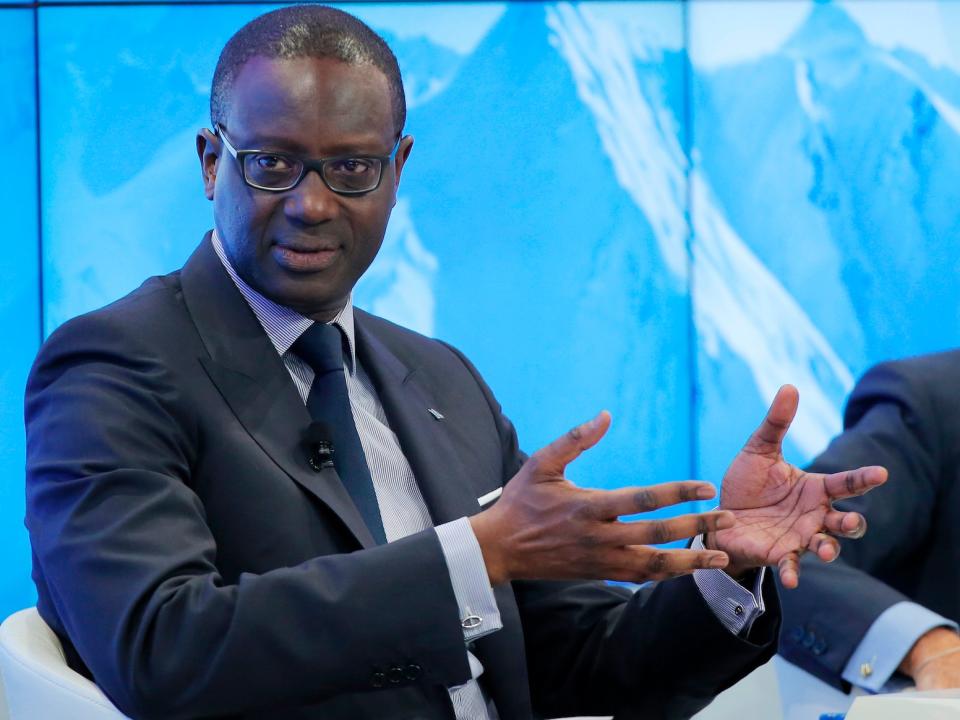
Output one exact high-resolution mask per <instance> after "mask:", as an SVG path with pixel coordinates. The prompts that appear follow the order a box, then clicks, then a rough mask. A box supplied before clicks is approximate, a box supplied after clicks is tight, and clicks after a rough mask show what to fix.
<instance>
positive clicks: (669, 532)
mask: <svg viewBox="0 0 960 720" xmlns="http://www.w3.org/2000/svg"><path fill="white" fill-rule="evenodd" d="M733 524H734V517H733V513H732V512H728V511H726V510H717V511H714V512H706V513H691V514H689V515H679V516H677V517H674V518H670V519H665V520H636V521H634V522H630V523H612V524H611V525H610V526H609V528H608V532H609V535H610V538H611V540H612V541H613V542H616V543H617V544H620V545H662V544H663V543H668V542H672V541H673V540H683V539H684V538H690V537H693V536H694V535H703V534H706V533H709V532H716V531H717V530H726V529H727V528H731V527H733Z"/></svg>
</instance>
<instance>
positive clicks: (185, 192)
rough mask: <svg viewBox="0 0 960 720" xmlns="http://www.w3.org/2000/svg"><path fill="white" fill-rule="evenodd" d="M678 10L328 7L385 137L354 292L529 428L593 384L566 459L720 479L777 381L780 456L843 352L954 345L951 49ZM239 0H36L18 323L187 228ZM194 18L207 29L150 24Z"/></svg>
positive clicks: (198, 207)
mask: <svg viewBox="0 0 960 720" xmlns="http://www.w3.org/2000/svg"><path fill="white" fill-rule="evenodd" d="M705 5H710V4H703V3H692V4H690V8H689V17H686V16H685V15H684V12H683V8H682V6H681V4H680V3H669V2H668V3H619V4H605V3H583V4H571V3H558V4H538V3H515V4H503V5H495V4H489V5H482V6H479V5H478V6H473V5H466V6H462V7H461V9H457V8H454V7H452V6H449V7H448V6H444V8H443V9H442V11H440V10H438V12H437V13H434V14H432V15H424V14H423V13H420V14H417V13H418V10H417V8H416V7H415V6H405V5H400V6H397V7H396V8H377V7H375V6H357V7H358V8H360V11H361V12H366V13H368V14H369V18H368V19H369V21H370V22H372V23H373V24H374V27H376V28H377V29H378V30H380V31H382V32H383V33H384V34H385V36H386V37H387V38H388V40H389V41H390V42H391V44H392V45H393V47H394V48H395V49H396V51H397V54H398V57H399V60H400V64H401V68H402V70H403V72H404V75H405V82H406V86H407V93H408V97H409V99H410V110H409V116H408V126H407V131H408V132H409V133H411V134H412V135H413V136H414V137H415V143H414V149H413V153H412V155H411V159H410V162H409V163H408V165H407V167H406V169H405V171H404V177H403V183H402V185H401V192H400V197H399V201H398V204H397V208H396V211H395V214H394V217H393V219H392V221H391V225H390V228H389V230H388V234H387V237H386V239H385V243H384V249H383V252H382V253H381V255H380V257H379V258H378V259H377V261H376V262H375V264H374V265H373V267H372V268H371V270H370V272H369V273H368V275H367V277H365V278H364V279H363V281H362V282H361V284H360V285H359V286H358V287H357V289H356V292H355V300H356V302H357V304H358V305H360V306H362V307H365V308H368V309H370V310H373V311H374V312H377V313H380V314H383V315H385V316H387V317H389V318H391V319H394V320H396V321H398V322H401V323H403V324H405V325H408V326H410V327H412V328H414V329H417V330H419V331H421V332H425V333H427V334H431V335H436V336H438V337H442V338H444V339H446V340H448V341H450V342H453V343H454V344H455V345H457V346H459V347H461V348H462V349H463V350H464V351H465V352H466V353H467V354H468V355H469V356H470V357H471V358H472V359H473V360H474V361H475V362H476V364H477V365H478V367H479V368H480V370H481V371H482V372H483V373H484V374H485V376H486V377H487V379H488V381H489V382H490V384H491V386H492V387H493V388H494V389H495V391H496V392H497V394H498V397H499V399H500V400H501V402H502V404H503V406H504V409H505V411H506V412H507V413H508V414H509V415H510V417H511V418H512V419H513V420H514V422H515V424H516V425H517V428H518V431H519V433H520V437H521V441H522V443H523V445H524V447H526V448H528V449H530V450H533V449H535V448H536V447H538V446H540V445H542V444H543V443H545V442H547V441H549V440H550V439H552V438H553V437H555V436H556V435H557V434H559V433H560V432H562V431H564V430H565V429H566V428H567V427H569V426H570V425H572V424H574V423H576V422H579V421H581V420H583V419H585V418H587V417H590V416H592V415H593V414H594V413H595V412H596V411H597V410H599V409H600V408H601V407H606V408H608V409H610V410H611V411H612V413H613V415H614V424H613V428H612V429H611V432H610V434H609V436H608V437H607V438H605V439H604V441H603V443H602V444H601V445H600V446H599V447H598V448H597V449H596V450H595V451H594V452H592V453H589V454H588V455H587V456H585V457H584V458H582V459H581V460H580V461H578V463H577V464H576V466H574V469H573V475H574V477H575V479H577V480H578V481H580V482H583V483H585V484H591V485H599V486H607V487H613V486H620V485H626V484H644V483H650V482H659V481H663V480H668V479H674V478H682V477H691V476H698V477H704V478H706V479H709V480H713V481H719V479H720V476H721V474H722V472H723V469H724V466H725V463H726V462H727V460H728V459H729V457H730V456H731V454H732V453H733V452H734V451H735V450H736V448H737V447H738V446H739V445H740V444H741V443H742V442H743V440H744V439H745V437H746V436H747V434H748V433H749V431H750V430H751V429H752V428H753V427H754V426H755V425H756V423H757V422H758V421H759V419H760V417H761V416H762V413H763V410H764V408H765V406H766V404H767V402H768V401H769V399H770V398H771V397H772V395H773V393H774V392H775V391H776V388H777V387H778V386H779V385H780V384H781V383H783V382H793V383H795V384H797V385H798V386H799V387H800V390H801V410H800V414H799V416H798V419H797V422H796V424H795V427H794V429H793V431H792V433H791V435H790V441H789V443H788V448H787V449H788V454H789V456H790V457H791V458H792V459H794V460H796V461H800V462H802V461H804V460H806V459H808V458H810V457H811V456H812V455H813V454H815V453H816V452H817V451H818V450H819V449H820V448H821V447H823V445H824V444H825V443H826V442H827V441H828V440H829V438H830V437H831V436H832V435H833V434H834V433H836V432H837V431H838V430H839V429H840V426H841V412H842V405H843V400H844V397H845V395H846V394H847V393H848V392H849V390H850V388H851V387H852V384H853V382H854V379H855V377H856V376H857V375H858V374H859V373H861V372H862V371H863V370H864V369H866V367H867V366H868V365H870V364H872V363H873V362H876V361H878V360H881V359H884V358H887V357H893V356H899V355H906V354H911V353H916V352H922V351H928V350H933V349H937V348H941V347H946V346H949V345H952V344H955V342H956V335H957V319H958V316H957V314H958V308H960V303H958V300H960V298H958V293H960V289H958V287H960V286H958V284H957V283H956V282H955V280H954V277H955V271H956V267H957V263H956V259H955V255H954V254H953V253H952V252H951V250H952V248H951V247H950V243H951V241H952V239H953V235H954V231H955V226H956V224H957V217H958V216H957V213H956V211H955V210H954V208H956V207H958V200H960V197H957V196H958V194H960V185H958V184H957V183H955V182H953V168H954V167H956V163H957V160H958V159H960V158H958V157H957V154H958V153H960V143H958V128H960V110H958V108H960V75H958V73H957V72H956V71H955V70H954V69H953V68H952V66H948V65H944V64H943V63H940V62H935V61H934V60H932V59H931V57H928V55H927V54H925V53H924V52H923V48H922V47H921V48H918V47H916V46H913V47H905V46H903V47H901V46H896V45H891V44H890V43H886V44H884V43H882V42H879V41H877V40H876V39H874V38H873V37H872V36H871V35H870V34H869V33H868V32H867V30H869V23H867V24H866V25H865V24H864V23H865V19H866V20H869V13H868V12H866V11H865V10H863V8H864V7H867V6H868V5H870V3H860V4H859V5H857V6H854V5H847V4H836V3H809V4H806V3H790V4H784V5H783V6H782V7H784V8H785V10H784V12H787V8H788V5H789V8H792V9H791V10H790V12H794V13H795V14H796V9H797V8H800V9H801V10H802V13H800V14H799V15H797V18H796V22H795V23H794V25H793V26H792V27H791V28H790V31H789V32H787V33H785V34H784V35H783V37H782V38H781V39H779V40H778V41H777V43H776V44H775V45H770V46H768V47H764V48H763V50H762V51H758V52H754V53H753V54H752V55H750V56H748V57H747V56H745V57H742V58H738V59H735V60H731V61H725V62H709V63H708V62H701V61H700V58H701V57H703V56H705V48H704V46H703V44H704V42H706V41H704V40H703V39H702V36H701V35H699V34H697V33H694V34H693V35H692V37H693V40H692V41H691V42H693V45H687V44H685V40H686V39H688V38H687V36H686V35H685V34H684V27H685V25H684V22H685V21H686V22H691V23H693V24H695V23H696V22H697V19H698V17H700V15H701V14H702V13H703V11H704V8H705ZM718 5H722V3H713V4H712V7H714V8H716V7H717V6H718ZM740 5H741V10H740V11H741V12H744V10H743V9H742V4H740ZM878 7H879V6H878ZM886 7H890V4H887V5H886ZM258 12H259V9H258V8H253V7H237V6H222V7H218V6H216V5H213V6H202V7H163V6H157V7H150V8H141V7H136V8H134V7H131V8H123V9H122V10H116V9H110V10H109V11H108V9H103V8H99V9H98V8H50V9H46V10H45V11H44V13H43V16H42V18H41V24H40V40H41V53H40V58H41V78H47V81H46V82H42V83H41V104H42V107H43V113H42V117H43V127H42V131H43V137H44V142H43V143H42V158H43V163H42V165H43V167H42V171H43V176H44V178H45V180H44V185H43V187H44V197H43V202H42V209H43V228H44V245H43V248H44V253H43V258H44V297H45V327H46V329H47V331H48V332H49V331H50V330H52V329H53V328H54V327H56V325H58V324H59V323H60V322H63V321H64V320H65V319H67V318H68V317H70V316H72V315H74V314H77V313H78V312H82V311H85V310H88V309H91V308H93V307H96V306H98V305H101V304H103V303H105V302H108V301H110V300H112V299H113V298H115V297H117V296H119V295H120V294H122V293H124V292H127V291H129V290H130V289H132V288H133V287H135V286H136V285H137V284H138V283H139V282H140V281H141V280H142V278H143V277H145V276H146V275H148V274H151V273H158V272H167V271H169V270H171V269H173V268H175V267H177V266H179V265H180V264H181V263H182V262H183V260H184V259H185V257H186V256H187V254H188V253H189V252H190V250H191V249H192V248H193V247H194V245H195V244H196V242H197V240H198V239H199V237H200V235H201V234H202V232H203V231H204V230H205V229H206V228H207V227H209V224H210V209H209V205H208V204H207V203H206V201H205V200H203V198H202V197H201V195H200V186H199V173H198V169H197V161H196V158H195V155H194V152H193V147H192V136H193V134H194V133H195V132H196V129H197V128H199V127H202V126H204V125H205V124H207V120H206V98H207V94H208V92H209V86H208V85H209V77H210V75H211V74H212V70H213V64H214V62H215V60H216V49H217V48H219V47H220V45H221V44H222V42H223V41H225V40H226V37H227V36H228V35H229V34H230V32H232V30H233V29H235V28H236V27H238V26H239V25H240V24H241V23H242V22H244V21H245V20H246V19H248V18H249V17H252V16H253V15H255V14H257V13H258ZM878 12H879V10H878ZM458 13H461V15H458ZM470 13H472V15H469V14H470ZM198 14H199V15H202V16H203V17H202V18H199V19H200V20H203V21H204V22H205V23H206V24H207V25H208V26H209V27H215V28H219V30H218V31H217V32H219V33H220V35H222V37H219V36H218V37H215V38H210V37H208V38H205V39H203V41H202V42H201V41H200V40H199V39H191V38H184V37H182V36H181V35H182V34H180V33H177V32H176V28H178V27H181V26H182V24H183V23H184V22H186V20H187V18H188V16H189V18H192V19H197V18H198ZM685 17H686V20H685ZM118 23H119V24H120V25H122V26H123V32H117V31H116V28H117V26H118ZM957 23H958V32H960V19H957ZM108 28H109V31H108ZM865 28H866V29H865ZM694 29H695V28H694ZM171 38H176V40H175V42H174V40H172V39H171ZM698 38H700V39H698ZM708 39H709V36H708ZM714 42H717V43H720V44H722V45H725V46H726V45H731V43H730V42H729V41H726V40H724V37H722V36H720V35H718V36H717V37H716V39H715V40H714ZM697 43H699V45H697ZM706 49H709V48H706ZM52 78H57V81H56V82H53V81H52V80H51V79H52Z"/></svg>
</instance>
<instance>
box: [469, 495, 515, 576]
mask: <svg viewBox="0 0 960 720" xmlns="http://www.w3.org/2000/svg"><path fill="white" fill-rule="evenodd" d="M492 510H493V508H491V509H490V510H484V511H483V512H481V513H478V514H477V515H473V516H471V517H470V527H471V528H473V534H474V535H475V536H476V538H477V544H478V545H479V546H480V552H481V553H482V554H483V563H484V565H485V566H486V568H487V577H488V578H489V579H490V585H491V586H494V587H496V586H497V585H501V584H503V583H505V582H507V581H509V580H510V575H509V572H508V569H507V563H506V558H505V557H504V553H502V552H501V548H500V543H499V539H498V537H497V531H496V528H495V523H494V522H493V516H492V515H491V512H492Z"/></svg>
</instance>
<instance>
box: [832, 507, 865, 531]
mask: <svg viewBox="0 0 960 720" xmlns="http://www.w3.org/2000/svg"><path fill="white" fill-rule="evenodd" d="M823 526H824V527H825V528H826V529H827V532H829V533H831V534H832V535H839V536H840V537H847V538H861V537H863V535H864V533H866V532H867V520H866V518H864V517H863V515H861V514H860V513H855V512H841V511H839V510H831V511H830V512H828V513H827V516H826V517H825V518H824V520H823Z"/></svg>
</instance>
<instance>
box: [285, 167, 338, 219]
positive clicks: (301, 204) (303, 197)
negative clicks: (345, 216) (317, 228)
mask: <svg viewBox="0 0 960 720" xmlns="http://www.w3.org/2000/svg"><path fill="white" fill-rule="evenodd" d="M283 209H284V212H285V213H286V215H287V217H288V218H289V219H290V220H292V221H294V222H299V223H303V224H305V225H317V224H319V223H323V222H327V221H328V220H333V219H334V218H336V217H337V215H338V214H339V212H340V199H339V197H338V196H337V194H336V193H335V192H333V191H332V190H331V189H330V188H328V187H327V185H326V183H324V182H323V178H321V177H320V174H319V173H318V172H317V171H316V170H308V171H307V174H306V175H304V177H303V179H302V180H301V181H300V184H299V185H297V186H296V187H295V188H293V190H290V191H288V193H287V197H286V199H285V201H284V205H283Z"/></svg>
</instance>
